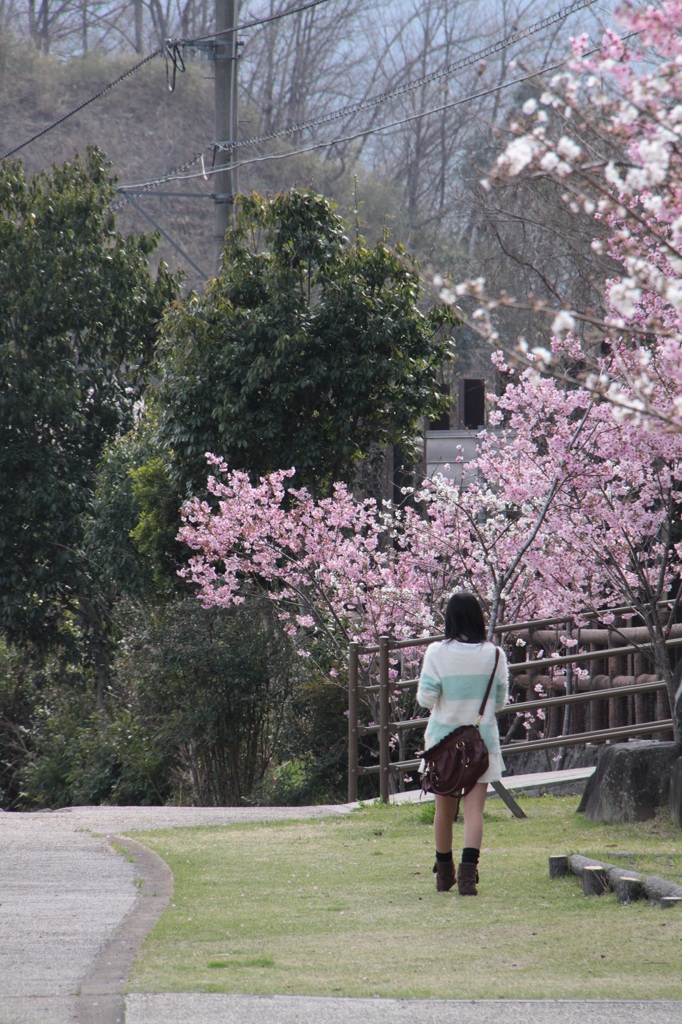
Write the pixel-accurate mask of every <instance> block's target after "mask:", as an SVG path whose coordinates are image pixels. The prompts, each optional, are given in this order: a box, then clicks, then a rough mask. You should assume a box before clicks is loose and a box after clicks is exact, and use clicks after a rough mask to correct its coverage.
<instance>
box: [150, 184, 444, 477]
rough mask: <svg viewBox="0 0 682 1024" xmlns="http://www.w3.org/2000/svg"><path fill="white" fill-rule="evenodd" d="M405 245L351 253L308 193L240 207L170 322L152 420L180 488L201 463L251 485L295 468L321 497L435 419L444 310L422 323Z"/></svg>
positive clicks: (198, 473) (329, 213)
mask: <svg viewBox="0 0 682 1024" xmlns="http://www.w3.org/2000/svg"><path fill="white" fill-rule="evenodd" d="M418 300H419V281H418V277H417V274H416V272H415V270H414V268H413V266H412V265H411V264H410V262H409V259H408V258H407V257H406V255H405V254H404V252H403V251H402V249H401V248H400V247H398V248H395V249H390V248H388V247H387V246H386V245H384V244H378V245H377V246H375V247H374V248H371V249H370V248H367V247H366V246H365V244H364V242H363V241H362V240H361V239H358V240H357V241H356V242H355V243H354V244H350V243H349V242H348V240H347V239H346V238H345V237H344V235H343V230H342V222H341V219H340V218H339V217H338V216H337V215H336V214H335V213H334V210H333V208H332V205H331V204H330V203H329V202H328V201H327V200H326V199H325V198H323V197H322V196H319V195H316V194H314V193H313V192H310V191H297V190H291V191H289V192H283V193H281V194H279V195H276V196H274V197H272V198H267V199H266V198H262V197H261V196H258V195H256V194H253V195H251V196H248V197H242V198H241V199H240V200H239V203H238V208H237V221H236V226H235V227H234V229H233V230H232V231H230V232H229V233H228V236H227V239H226V246H225V254H224V260H223V268H222V272H221V273H220V275H219V276H218V277H217V278H216V279H215V280H214V281H212V282H211V284H210V285H209V287H208V289H207V291H206V294H205V295H201V296H199V295H196V294H192V295H190V296H189V297H188V298H187V299H186V300H184V301H182V302H178V303H176V304H174V305H173V306H172V308H170V309H169V311H168V312H167V314H166V317H165V320H164V324H163V329H162V343H161V346H160V383H159V386H158V392H157V408H156V412H157V414H158V417H159V436H160V439H161V440H162V442H163V443H164V444H165V445H166V446H167V449H168V450H169V451H170V452H172V467H173V474H174V477H175V480H176V483H177V484H178V485H179V486H180V489H181V490H183V491H184V490H185V489H186V488H187V487H190V488H191V489H192V490H194V491H196V489H197V487H202V486H203V484H204V481H205V477H206V468H205V463H204V453H205V452H207V451H213V452H217V453H219V454H221V455H223V456H224V457H225V458H226V459H227V461H228V463H229V464H230V466H231V467H232V468H239V469H245V470H247V471H249V472H250V473H251V474H253V476H254V477H256V478H257V477H259V476H261V475H263V474H265V473H267V472H269V471H271V470H273V469H278V468H284V467H290V466H295V467H296V477H295V483H296V484H298V485H303V484H304V485H306V486H308V487H310V488H311V489H312V490H313V491H315V492H316V493H318V494H320V493H324V492H325V491H327V490H328V489H329V487H330V485H331V483H332V482H333V481H335V480H346V481H348V480H351V479H352V478H353V476H354V474H355V472H356V469H357V465H358V463H359V462H360V461H361V460H362V459H363V458H365V457H366V456H367V455H368V454H369V452H370V451H371V449H372V448H373V447H375V446H377V445H378V446H382V445H386V444H389V443H395V444H399V445H401V446H403V447H407V446H411V445H413V443H414V438H415V436H416V435H417V434H418V433H419V427H420V420H421V418H422V417H424V416H427V415H437V413H438V411H439V410H440V409H442V406H443V399H442V396H441V394H440V391H439V388H438V384H437V382H438V380H439V375H440V371H441V367H442V364H443V361H444V360H445V359H446V358H447V356H448V354H449V352H450V348H451V340H450V334H451V331H450V329H449V328H448V325H449V323H450V314H448V313H446V312H445V311H444V310H442V309H436V310H433V311H432V312H431V313H429V314H426V315H425V314H423V313H422V312H421V311H420V309H419V306H418Z"/></svg>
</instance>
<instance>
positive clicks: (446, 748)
mask: <svg viewBox="0 0 682 1024" xmlns="http://www.w3.org/2000/svg"><path fill="white" fill-rule="evenodd" d="M499 660H500V652H499V650H496V651H495V664H494V665H493V670H492V672H491V674H490V679H489V680H488V685H487V687H486V691H485V696H484V698H483V702H482V704H481V706H480V708H479V711H478V718H477V719H476V724H475V725H460V726H459V728H457V729H453V731H452V732H450V733H448V735H447V736H445V737H443V739H442V740H440V741H439V742H438V743H435V744H434V745H433V746H432V747H429V749H428V750H425V751H424V752H423V754H422V755H421V756H422V757H423V759H424V772H423V775H422V790H423V791H424V792H425V793H436V794H437V795H438V796H454V797H458V798H459V797H463V796H466V795H467V793H470V792H471V790H472V789H473V788H474V786H475V785H476V783H477V782H478V780H479V779H480V777H481V775H483V774H484V773H485V772H487V770H488V764H489V760H488V748H487V747H486V745H485V743H484V742H483V739H482V737H481V733H480V732H479V726H480V724H481V719H482V718H483V712H484V711H485V706H486V704H487V703H488V696H489V695H490V690H491V687H492V685H493V679H494V678H495V673H496V671H497V663H498V661H499Z"/></svg>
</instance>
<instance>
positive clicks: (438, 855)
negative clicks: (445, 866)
mask: <svg viewBox="0 0 682 1024" xmlns="http://www.w3.org/2000/svg"><path fill="white" fill-rule="evenodd" d="M436 860H442V861H448V860H452V850H450V852H449V853H439V852H438V850H436Z"/></svg>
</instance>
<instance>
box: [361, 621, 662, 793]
mask: <svg viewBox="0 0 682 1024" xmlns="http://www.w3.org/2000/svg"><path fill="white" fill-rule="evenodd" d="M616 611H617V612H623V611H628V609H616ZM551 627H554V628H551ZM671 632H672V635H671V637H670V638H669V639H668V640H667V646H668V647H677V646H680V645H682V624H680V625H676V626H673V628H672V631H671ZM497 633H498V636H500V637H501V636H502V635H503V634H513V635H514V637H515V644H514V645H513V646H512V648H511V650H510V652H509V653H510V664H509V671H510V674H511V682H512V683H513V688H514V690H515V691H516V692H517V699H516V701H515V702H514V703H511V704H508V705H506V707H505V708H503V709H502V710H501V711H500V712H499V713H498V717H499V718H500V719H501V720H504V719H505V718H506V719H509V718H510V717H511V724H510V725H508V726H507V728H506V730H505V728H504V727H501V728H500V735H501V738H502V753H503V754H507V755H510V754H518V753H524V752H528V751H535V750H548V749H551V748H565V747H568V746H575V745H582V744H587V743H607V742H609V741H611V740H623V739H629V738H630V737H639V738H651V737H652V736H654V735H656V736H659V737H660V738H661V739H665V738H672V735H673V731H672V730H673V721H672V718H671V711H670V704H669V700H668V694H667V691H666V686H665V683H664V682H663V681H662V680H659V679H656V677H655V676H654V675H653V674H652V673H651V672H650V671H649V660H650V654H649V652H650V650H651V644H650V643H649V642H640V640H641V639H643V637H644V635H645V631H644V630H643V629H642V628H640V627H635V628H631V627H622V628H618V629H615V628H606V629H599V628H597V629H587V630H585V629H580V630H578V629H575V628H574V627H573V626H572V624H571V623H570V622H569V623H567V622H566V620H565V619H561V620H560V619H543V620H538V621H534V622H520V623H513V624H511V625H505V626H502V627H500V628H499V630H497ZM442 639H443V637H442V636H432V637H421V638H418V639H409V640H393V639H391V638H390V637H387V636H383V637H380V638H379V643H378V645H376V646H370V647H366V646H362V645H360V644H351V645H350V656H349V688H348V695H349V696H348V800H349V801H355V800H357V799H358V780H359V778H360V776H362V775H373V774H378V775H379V795H380V797H381V799H382V800H384V801H385V802H387V801H388V799H389V794H390V791H391V780H392V778H393V779H395V778H397V777H399V776H400V775H404V774H405V773H406V772H414V771H415V770H416V769H417V768H418V766H419V759H415V758H408V759H400V757H399V756H398V757H397V758H396V759H394V760H392V738H393V745H397V746H398V747H400V746H401V743H400V742H397V743H396V738H398V740H400V738H404V737H405V736H406V735H407V734H408V733H409V732H410V731H412V730H422V729H423V728H424V726H425V725H426V722H427V721H428V719H426V718H413V719H408V720H400V719H398V720H394V717H393V713H392V704H394V703H395V700H392V696H393V698H395V695H396V694H399V693H400V692H401V691H403V690H409V689H415V688H416V686H417V683H418V679H416V678H410V679H401V678H393V679H392V678H391V671H390V668H391V660H392V659H393V660H394V661H399V660H400V652H401V651H404V650H406V649H410V650H411V651H414V650H415V649H417V648H420V647H424V646H426V645H427V644H430V643H433V642H434V641H435V640H442ZM629 640H632V641H633V642H632V643H629V642H628V641H629ZM567 641H568V642H569V643H575V644H576V645H579V646H584V645H587V646H588V647H589V650H581V651H576V652H575V653H569V654H563V655H562V654H554V655H553V656H551V657H545V656H544V650H542V648H543V647H544V648H546V647H547V646H548V645H550V646H551V645H552V644H553V643H554V644H557V643H558V644H563V645H565V644H566V642H567ZM538 650H542V654H543V656H541V657H534V658H529V657H528V654H529V653H531V652H534V651H538ZM519 655H520V656H521V657H522V658H523V660H513V659H514V656H516V657H518V656H519ZM363 657H365V658H369V659H370V661H371V663H372V664H371V665H370V667H368V668H365V669H364V670H361V659H362V658H363ZM584 665H587V666H588V669H589V671H588V672H584V669H583V666H584ZM578 670H580V671H578ZM361 675H362V676H365V678H366V680H367V681H366V682H365V683H363V682H361ZM374 679H376V680H377V681H376V682H374V681H373V680H374ZM519 697H521V698H523V699H518V698H519ZM363 703H364V705H365V706H366V707H369V708H372V709H374V718H375V721H373V722H370V723H369V724H366V725H363V724H362V723H361V722H360V710H361V705H363ZM538 710H540V711H541V712H542V713H543V716H544V717H543V719H542V721H541V722H538V719H537V712H538ZM524 723H526V724H528V725H529V726H530V728H529V729H528V730H527V733H528V735H527V736H526V737H525V738H524V739H517V738H515V736H516V734H517V733H518V731H519V729H520V728H521V729H522V728H523V724H524ZM540 732H541V733H542V735H538V734H539V733H540ZM371 735H377V736H378V763H376V764H370V765H361V764H360V739H361V737H362V736H371ZM375 753H376V752H375ZM394 788H397V787H394Z"/></svg>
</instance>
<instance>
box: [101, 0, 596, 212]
mask: <svg viewBox="0 0 682 1024" xmlns="http://www.w3.org/2000/svg"><path fill="white" fill-rule="evenodd" d="M593 2H594V0H579V2H576V3H573V4H571V5H570V6H569V7H564V8H562V9H561V10H560V11H557V12H556V13H555V14H553V15H550V16H548V17H547V18H543V19H542V20H541V21H539V22H534V23H533V24H532V25H530V26H529V27H528V28H527V29H525V30H519V31H517V32H514V33H512V34H511V35H509V36H506V37H505V38H504V39H502V40H498V41H497V42H496V43H492V44H491V45H490V46H488V47H486V48H485V49H484V50H479V51H477V52H476V53H473V54H470V55H468V56H467V57H465V58H462V59H461V60H459V61H456V62H455V63H454V64H449V65H447V67H445V68H440V69H439V70H438V71H435V72H432V73H431V74H429V75H425V76H423V77H422V78H420V79H415V80H413V81H412V82H406V83H405V84H404V85H403V86H400V87H398V88H397V89H394V90H387V91H386V92H383V93H380V94H378V95H377V96H375V97H370V98H368V99H366V100H362V101H360V102H359V103H356V104H352V105H350V106H346V107H342V108H340V109H339V110H336V111H332V112H330V113H329V114H326V115H323V116H321V117H319V118H315V119H313V120H310V121H305V122H300V123H299V124H295V125H290V126H288V127H287V128H282V129H279V130H277V131H276V132H271V133H269V134H268V135H261V136H252V137H251V138H248V139H244V140H242V141H239V142H237V143H236V144H235V145H233V146H230V147H229V148H230V149H237V148H243V147H245V146H250V145H256V144H258V143H261V142H267V141H271V140H273V139H276V138H281V137H282V136H284V135H290V134H294V133H296V132H299V131H303V130H305V129H308V128H315V127H319V126H320V125H322V124H328V123H330V122H331V121H334V120H338V119H340V118H342V117H344V116H349V115H351V114H353V113H357V112H359V111H361V110H363V109H367V108H369V107H371V106H378V105H379V104H380V103H384V102H386V101H387V100H388V99H392V98H393V97H395V96H398V95H401V94H404V93H405V92H408V91H410V90H412V89H416V88H420V87H421V86H423V85H426V84H429V83H430V82H432V81H435V80H436V79H437V78H441V77H443V76H445V75H448V74H454V72H455V71H456V70H461V69H462V68H464V67H467V66H469V65H471V64H474V63H478V62H480V61H481V60H482V59H484V57H485V56H490V55H491V54H493V53H498V52H499V51H500V50H502V49H505V48H506V47H508V46H509V45H510V44H511V43H512V42H516V41H519V40H521V39H524V38H528V37H529V36H531V35H534V34H536V33H537V32H539V31H541V30H542V29H543V28H546V27H548V26H549V25H552V24H557V23H558V22H559V21H563V20H565V19H566V18H567V17H569V16H570V15H571V14H574V13H576V12H577V11H578V10H581V9H583V8H585V7H589V6H591V5H592V3H593ZM567 60H568V58H565V59H564V60H561V61H558V62H557V63H556V64H552V65H547V66H545V67H543V68H540V69H538V70H537V71H533V72H531V73H529V74H528V75H524V76H521V77H518V78H515V79H512V80H509V81H506V82H502V83H500V84H499V85H497V86H492V87H491V88H489V89H486V90H482V91H480V92H478V93H473V94H471V95H468V96H465V97H463V98H461V99H458V100H451V101H450V102H448V103H444V104H440V105H439V106H437V107H432V108H430V109H429V110H424V111H420V112H418V113H416V114H410V115H407V116H406V117H403V118H399V119H397V120H394V121H389V122H388V123H386V124H382V125H374V126H370V127H369V128H363V129H360V130H358V131H357V132H353V133H350V134H347V135H344V136H337V137H335V138H333V139H328V140H325V141H322V142H315V143H310V144H309V145H307V146H304V147H301V148H299V149H295V150H288V151H286V152H284V153H271V154H268V155H265V156H258V157H253V158H251V159H249V160H241V161H239V162H238V163H235V164H233V165H232V166H233V167H234V168H235V169H236V168H240V167H246V166H249V165H251V164H256V163H265V162H268V161H271V160H283V159H286V158H287V157H291V156H299V155H301V154H303V153H310V152H313V151H314V150H316V149H326V148H331V147H332V146H335V145H338V144H340V143H344V142H350V141H353V140H354V139H358V138H362V137H364V136H367V135H372V134H375V133H378V132H381V131H387V130H389V129H390V128H395V127H400V126H401V125H404V124H408V123H410V122H411V121H415V120H418V119H419V118H421V117H429V116H432V115H433V114H438V113H442V112H444V111H445V110H450V109H452V108H453V107H458V106H461V105H462V104H464V103H469V102H471V101H472V100H477V99H482V98H484V97H486V96H491V95H493V94H494V93H496V92H500V91H502V90H503V89H508V88H511V87H512V86H514V85H517V84H519V83H521V82H525V81H528V80H529V79H531V78H535V77H537V76H538V75H541V74H545V73H546V72H548V71H554V70H556V69H557V68H559V67H563V66H564V65H565V64H566V63H567ZM201 156H202V154H196V155H195V156H194V157H193V158H192V159H191V160H190V161H188V162H187V163H186V164H185V165H184V167H183V168H182V170H181V171H180V173H179V174H178V173H174V172H173V171H171V172H169V173H168V174H167V175H164V176H162V177H159V178H154V179H151V180H149V181H145V182H140V183H135V184H131V185H121V186H120V187H119V188H118V190H117V191H118V192H120V193H121V194H122V195H125V192H126V190H127V189H135V190H139V189H143V190H150V189H153V188H156V187H158V186H160V185H163V184H165V183H166V182H168V181H175V180H189V179H192V178H200V177H203V178H207V177H210V176H211V174H212V171H211V170H210V169H209V170H202V171H201V172H198V173H196V174H187V175H186V174H184V173H183V171H184V170H188V169H189V167H191V166H192V165H193V164H194V163H196V162H198V161H199V160H200V159H201ZM118 205H121V204H118ZM114 208H117V207H114Z"/></svg>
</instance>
